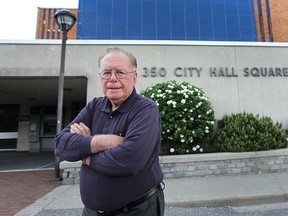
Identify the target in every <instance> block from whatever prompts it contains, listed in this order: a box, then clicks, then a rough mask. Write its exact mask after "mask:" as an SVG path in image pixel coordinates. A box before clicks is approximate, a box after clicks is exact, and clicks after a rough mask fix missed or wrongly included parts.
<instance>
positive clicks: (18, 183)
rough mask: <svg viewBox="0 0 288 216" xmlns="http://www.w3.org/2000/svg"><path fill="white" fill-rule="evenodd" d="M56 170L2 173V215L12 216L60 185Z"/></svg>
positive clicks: (0, 177) (0, 175)
mask: <svg viewBox="0 0 288 216" xmlns="http://www.w3.org/2000/svg"><path fill="white" fill-rule="evenodd" d="M53 177H54V170H37V171H17V172H0V215H1V216H11V215H14V214H16V213H17V212H19V211H21V210H22V209H24V208H26V207H27V206H29V205H31V204H33V203H34V202H35V201H36V200H37V199H39V198H41V197H42V196H44V195H45V194H47V193H48V192H50V191H52V190H53V189H55V188H56V187H57V186H59V185H60V183H59V182H58V181H55V180H52V179H53Z"/></svg>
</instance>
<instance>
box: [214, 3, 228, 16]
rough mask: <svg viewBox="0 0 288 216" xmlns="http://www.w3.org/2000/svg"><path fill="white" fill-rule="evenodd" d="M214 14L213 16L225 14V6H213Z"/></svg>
mask: <svg viewBox="0 0 288 216" xmlns="http://www.w3.org/2000/svg"><path fill="white" fill-rule="evenodd" d="M213 3H214V2H213ZM212 12H213V14H225V7H224V4H213V5H212Z"/></svg>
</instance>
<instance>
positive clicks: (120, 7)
mask: <svg viewBox="0 0 288 216" xmlns="http://www.w3.org/2000/svg"><path fill="white" fill-rule="evenodd" d="M89 2H90V1H89ZM91 2H92V1H91ZM113 11H114V12H115V11H126V0H113Z"/></svg>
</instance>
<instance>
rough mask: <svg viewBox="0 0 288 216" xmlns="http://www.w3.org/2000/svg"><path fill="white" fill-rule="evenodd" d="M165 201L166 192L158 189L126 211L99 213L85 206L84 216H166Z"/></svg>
mask: <svg viewBox="0 0 288 216" xmlns="http://www.w3.org/2000/svg"><path fill="white" fill-rule="evenodd" d="M164 209H165V201H164V193H163V191H162V190H158V191H157V193H155V194H154V195H153V196H151V197H150V198H148V199H147V200H145V201H144V202H142V203H140V204H138V205H136V206H133V207H132V208H130V209H129V208H127V209H125V212H121V213H116V214H105V213H99V212H98V211H96V210H92V209H89V208H87V207H84V209H83V212H82V216H104V215H107V216H164Z"/></svg>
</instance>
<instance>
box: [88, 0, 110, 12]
mask: <svg viewBox="0 0 288 216" xmlns="http://www.w3.org/2000/svg"><path fill="white" fill-rule="evenodd" d="M91 2H93V1H91ZM111 9H112V1H111V0H105V1H103V0H102V1H101V0H99V1H98V10H99V11H101V10H102V11H111Z"/></svg>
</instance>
